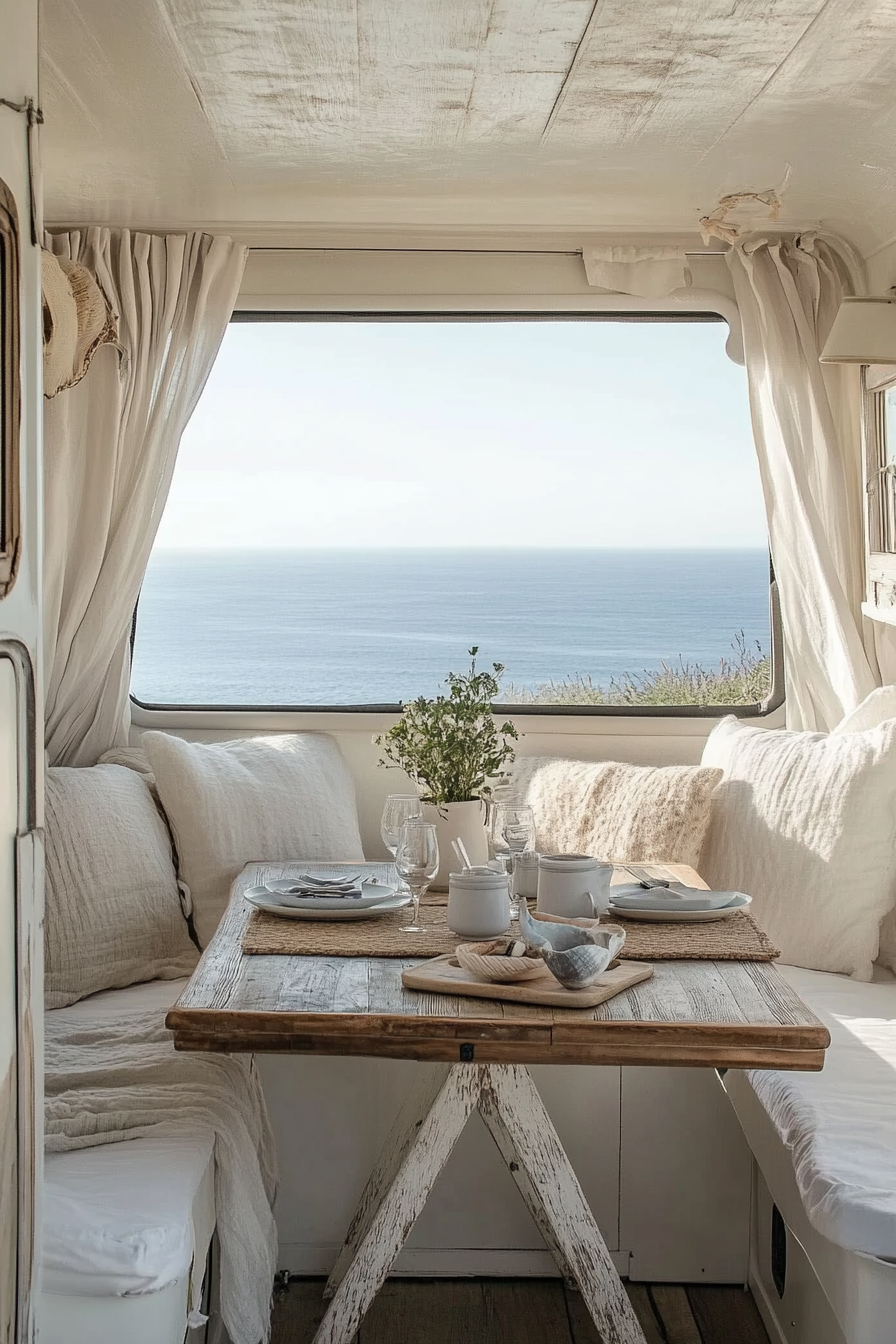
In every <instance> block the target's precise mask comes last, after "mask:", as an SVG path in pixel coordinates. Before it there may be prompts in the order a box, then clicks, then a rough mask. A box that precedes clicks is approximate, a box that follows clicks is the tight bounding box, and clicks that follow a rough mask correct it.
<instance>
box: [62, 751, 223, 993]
mask: <svg viewBox="0 0 896 1344" xmlns="http://www.w3.org/2000/svg"><path fill="white" fill-rule="evenodd" d="M46 844H47V881H46V916H45V920H44V991H45V1001H46V1006H47V1008H64V1007H65V1006H66V1005H67V1004H70V1003H75V1002H76V1001H77V1000H78V999H83V998H84V997H85V996H86V995H87V994H95V993H97V991H98V990H101V989H123V988H124V987H125V986H127V985H135V984H138V983H140V982H141V981H144V980H176V979H178V978H179V977H180V976H183V975H189V974H190V973H191V972H192V970H193V968H194V967H195V965H196V962H197V960H198V956H199V954H198V952H197V951H196V947H195V946H194V944H193V942H192V940H191V939H190V934H189V931H188V929H187V921H186V920H185V918H184V915H183V911H182V909H181V902H180V894H179V892H178V889H177V878H176V877H175V872H174V860H173V858H172V854H171V840H170V838H169V836H168V831H167V829H166V826H165V823H164V821H163V820H162V818H161V817H160V816H159V813H158V810H157V808H156V805H155V803H154V802H153V799H152V795H151V793H150V791H149V789H148V787H147V785H146V783H145V781H144V780H142V779H141V778H140V776H139V775H137V774H135V773H134V771H133V770H125V769H123V768H122V767H121V766H118V765H94V766H90V767H89V768H88V769H82V770H72V769H65V768H57V769H52V770H48V771H47V794H46Z"/></svg>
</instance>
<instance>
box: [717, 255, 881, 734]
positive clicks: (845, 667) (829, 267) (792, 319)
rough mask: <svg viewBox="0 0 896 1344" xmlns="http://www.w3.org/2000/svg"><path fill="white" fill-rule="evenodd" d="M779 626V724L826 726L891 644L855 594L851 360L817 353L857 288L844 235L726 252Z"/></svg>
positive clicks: (853, 702)
mask: <svg viewBox="0 0 896 1344" xmlns="http://www.w3.org/2000/svg"><path fill="white" fill-rule="evenodd" d="M728 264H729V268H730V271H731V275H732V278H733V281H734V288H735V293H736V295H737V304H738V308H739V310H740V317H741V323H742V326H743V337H744V352H745V355H746V366H747V378H748V383H749V393H750V410H751V416H752V421H753V433H754V437H755V440H756V450H757V453H758V456H759V469H760V474H761V478H762V488H763V493H764V496H765V505H766V511H767V514H768V524H769V538H770V544H771V552H772V560H773V563H774V567H775V574H776V577H777V581H778V590H779V595H780V601H781V617H782V623H783V627H784V646H785V649H784V654H785V675H786V681H787V723H788V727H791V728H806V729H814V730H817V731H827V730H830V729H832V728H834V727H835V726H836V724H837V723H839V722H840V720H841V719H842V718H843V717H844V715H845V714H848V713H850V712H851V711H852V710H853V709H855V708H856V706H857V705H858V704H859V703H860V702H861V701H862V700H864V698H865V697H866V695H868V694H869V693H870V692H871V691H872V690H874V688H875V687H876V686H878V685H880V682H881V677H882V673H883V676H884V677H886V678H888V679H892V677H893V675H894V674H896V644H894V640H893V636H892V634H891V633H890V632H889V631H887V630H886V629H880V630H875V629H874V628H873V623H872V622H869V621H867V620H866V619H865V618H864V617H863V615H862V610H861V603H862V599H863V595H864V568H865V542H864V512H863V510H864V496H863V487H862V443H861V422H862V393H861V380H860V376H859V371H858V369H857V368H856V367H855V366H851V365H844V364H820V363H819V358H818V357H819V354H820V353H821V350H822V348H823V346H824V342H825V339H826V337H827V334H828V332H829V331H830V328H831V324H832V322H833V320H834V317H835V315H836V313H837V309H838V307H839V305H840V301H841V299H842V298H843V297H844V296H846V295H849V294H853V293H855V292H856V290H857V288H858V287H859V280H860V275H859V265H858V264H857V263H856V262H855V261H854V260H853V259H852V258H851V257H850V255H849V251H848V249H847V248H846V246H845V245H843V246H842V247H841V246H838V245H836V244H835V243H833V242H828V241H825V240H822V239H820V238H818V237H816V236H815V235H813V234H805V233H804V234H798V235H788V236H768V237H764V236H758V235H752V236H749V237H746V238H742V239H740V240H738V242H736V243H735V245H734V246H733V247H732V249H731V251H730V252H729V254H728Z"/></svg>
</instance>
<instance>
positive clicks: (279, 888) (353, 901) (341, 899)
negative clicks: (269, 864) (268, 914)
mask: <svg viewBox="0 0 896 1344" xmlns="http://www.w3.org/2000/svg"><path fill="white" fill-rule="evenodd" d="M359 885H360V886H361V888H362V890H364V891H366V892H367V895H365V896H327V894H326V892H325V891H324V890H321V894H320V895H319V896H291V895H290V892H289V888H290V887H294V886H296V883H295V882H294V881H289V880H288V879H287V878H281V879H279V880H278V881H276V882H268V883H266V884H265V886H263V887H253V888H252V890H253V891H266V892H267V894H268V896H269V897H272V898H273V899H274V900H275V901H280V902H282V904H284V905H289V906H290V907H291V908H292V909H294V910H348V909H352V910H369V909H370V907H371V906H372V905H379V904H380V902H381V901H387V900H389V898H390V897H392V896H394V895H395V887H391V886H389V885H388V884H387V883H385V882H377V884H376V886H371V885H370V883H369V882H368V883H367V885H366V887H365V885H364V883H360V884H359Z"/></svg>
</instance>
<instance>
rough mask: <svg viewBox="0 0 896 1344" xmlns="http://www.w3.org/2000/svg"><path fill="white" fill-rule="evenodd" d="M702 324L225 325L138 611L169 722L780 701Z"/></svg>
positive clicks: (738, 413) (733, 386)
mask: <svg viewBox="0 0 896 1344" xmlns="http://www.w3.org/2000/svg"><path fill="white" fill-rule="evenodd" d="M726 336H727V326H726V325H725V324H724V323H723V322H721V321H717V320H713V319H712V318H711V316H710V315H707V317H706V319H704V320H693V318H690V319H686V320H663V319H652V320H651V319H646V320H645V319H639V320H636V321H633V320H628V321H608V320H606V319H605V318H601V319H586V320H576V319H573V318H563V317H553V316H552V317H551V318H550V319H549V320H539V319H535V318H531V319H526V318H522V319H503V318H495V319H490V320H478V321H477V320H460V319H457V318H455V317H451V316H446V317H439V318H433V317H432V316H429V317H428V318H427V320H415V319H414V318H413V317H401V318H394V319H384V318H382V317H379V318H376V319H370V320H364V319H359V318H338V319H334V320H329V321H309V320H307V319H300V320H294V321H281V320H273V319H271V318H268V319H264V318H262V319H256V320H253V321H239V322H234V323H233V324H231V326H230V328H229V330H228V332H227V335H226V336H225V339H224V343H223V345H222V349H221V353H220V355H219V358H218V361H217V363H216V365H215V368H214V370H213V372H212V375H211V377H210V379H209V382H208V384H207V387H206V389H205V392H204V393H203V396H202V399H201V401H200V403H199V406H198V408H197V411H196V413H195V415H194V417H193V419H192V421H191V423H190V425H189V427H188V429H187V432H186V434H185V435H184V439H183V443H182V445H181V451H180V456H179V459H178V464H177V468H176V471H175V475H174V481H173V484H172V488H171V494H170V497H169V500H168V504H167V508H166V511H165V516H164V519H163V522H162V526H161V529H160V532H159V536H158V540H157V543H156V547H155V550H154V552H153V555H152V559H151V562H150V566H149V571H148V573H147V576H146V581H145V584H144V587H143V592H142V595H141V598H140V605H139V610H138V619H137V625H136V636H135V646H134V670H133V677H132V690H133V694H134V696H135V698H136V699H138V700H140V701H142V702H144V703H149V704H158V705H203V706H222V705H227V706H246V707H248V706H296V707H299V706H302V707H305V706H307V707H324V706H327V707H334V706H345V707H359V706H364V705H387V704H396V703H398V702H400V701H404V700H407V699H409V698H411V697H413V696H415V695H419V694H421V693H425V694H432V693H434V692H435V691H436V689H437V687H438V686H439V683H440V682H441V681H442V680H443V678H444V676H445V674H446V673H447V672H448V671H449V670H460V669H462V668H463V667H464V666H465V665H466V663H467V650H468V648H470V647H471V646H472V645H478V646H479V649H480V657H481V659H482V660H483V661H484V662H488V663H491V662H500V663H503V664H504V665H505V666H506V669H507V670H506V674H505V680H504V688H503V699H504V700H505V701H506V702H508V703H513V704H522V705H524V706H527V707H531V708H532V709H535V710H537V709H538V708H539V707H541V706H548V705H564V706H566V707H573V708H574V707H578V706H580V707H582V708H583V709H588V708H591V707H594V706H602V707H608V706H613V705H617V706H620V707H628V706H632V705H638V704H647V705H650V706H654V707H656V706H666V705H667V706H676V707H681V706H687V705H700V704H731V705H741V706H745V705H751V704H757V703H758V702H760V701H762V700H763V699H764V698H765V697H767V695H768V694H769V691H770V671H769V655H770V652H771V649H770V641H771V634H770V618H769V573H768V551H767V544H766V525H765V517H764V511H763V505H762V499H761V493H760V487H759V474H758V469H757V466H756V460H755V451H754V448H753V443H752V437H751V432H750V424H749V411H748V405H747V393H746V382H745V377H744V373H743V370H742V369H740V368H738V367H737V366H736V365H734V364H733V363H732V362H731V361H730V360H729V358H728V356H727V354H726V352H725V338H726Z"/></svg>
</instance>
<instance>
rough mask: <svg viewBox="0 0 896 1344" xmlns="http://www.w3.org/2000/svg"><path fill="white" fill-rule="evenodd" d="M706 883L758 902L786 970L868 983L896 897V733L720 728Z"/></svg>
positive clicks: (884, 729) (711, 745) (725, 724)
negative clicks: (834, 973) (717, 782)
mask: <svg viewBox="0 0 896 1344" xmlns="http://www.w3.org/2000/svg"><path fill="white" fill-rule="evenodd" d="M703 761H704V764H706V765H715V766H720V767H721V768H722V770H723V771H724V778H723V780H722V783H721V784H720V785H719V787H718V788H717V789H716V791H715V794H714V796H713V807H712V818H711V820H710V825H709V831H708V833H707V837H706V844H705V846H704V851H703V856H702V858H701V872H702V874H703V876H704V877H705V878H706V880H707V881H708V882H709V883H710V885H711V886H713V887H721V888H727V887H733V888H735V889H737V890H740V891H746V892H749V894H750V895H751V896H752V897H753V907H752V912H753V914H755V916H756V918H757V920H758V921H759V923H760V924H761V925H762V927H763V928H764V929H765V931H766V932H767V933H768V935H769V937H770V938H771V940H772V942H773V943H776V944H777V946H778V947H780V949H781V956H782V960H783V961H785V962H789V963H790V964H792V965H794V966H806V967H808V968H809V969H810V970H816V971H840V972H843V973H845V974H846V975H851V976H852V977H853V978H854V979H856V980H870V979H871V975H872V962H873V961H874V959H875V957H876V956H877V950H878V935H879V928H880V921H881V919H882V918H883V916H884V915H885V914H886V912H887V910H889V909H890V907H891V906H892V905H893V899H894V886H896V848H894V834H896V722H889V723H884V724H881V725H880V727H878V728H872V729H868V730H866V731H864V732H855V733H843V734H834V733H831V734H828V733H795V732H788V731H786V730H780V731H771V730H768V729H765V728H752V727H747V726H745V725H744V724H741V723H739V722H738V720H737V719H735V718H727V719H723V720H722V722H721V723H720V724H719V725H718V726H717V727H716V728H715V729H714V730H713V732H712V733H711V734H710V737H709V740H708V742H707V744H706V749H705V750H704V753H703Z"/></svg>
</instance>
